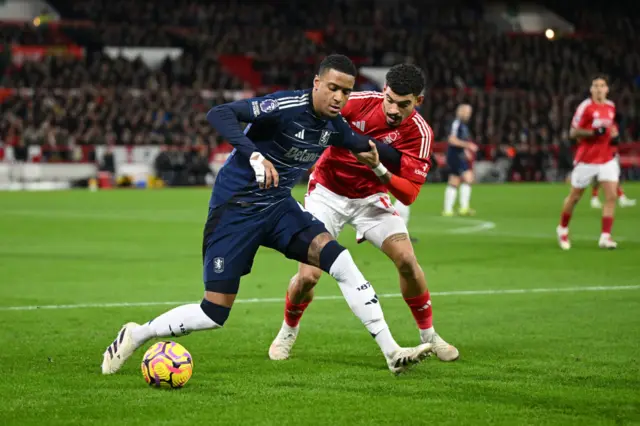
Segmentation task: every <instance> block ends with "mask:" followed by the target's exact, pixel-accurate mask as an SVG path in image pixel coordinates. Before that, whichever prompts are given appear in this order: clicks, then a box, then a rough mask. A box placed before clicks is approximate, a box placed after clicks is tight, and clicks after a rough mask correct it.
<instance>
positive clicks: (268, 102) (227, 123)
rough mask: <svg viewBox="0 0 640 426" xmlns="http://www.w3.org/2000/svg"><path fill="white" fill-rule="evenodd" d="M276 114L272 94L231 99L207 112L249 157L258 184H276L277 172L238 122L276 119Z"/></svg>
mask: <svg viewBox="0 0 640 426" xmlns="http://www.w3.org/2000/svg"><path fill="white" fill-rule="evenodd" d="M278 114H279V106H278V100H277V99H276V98H271V97H264V98H253V99H246V100H241V101H236V102H230V103H227V104H222V105H218V106H215V107H213V108H211V109H210V110H209V112H208V113H207V121H209V123H210V124H211V125H212V126H213V127H214V128H215V129H216V130H217V131H218V133H220V135H221V136H222V137H223V138H225V139H226V140H227V141H228V142H229V143H230V144H231V145H232V146H233V147H234V148H235V149H236V150H237V151H238V152H239V153H240V154H242V155H244V156H245V157H246V158H247V159H248V160H249V164H250V165H251V167H252V168H253V171H254V172H255V175H256V180H257V182H258V183H259V184H260V187H261V188H269V187H270V186H272V185H273V186H276V187H277V186H278V180H279V176H278V172H277V170H276V168H275V167H274V166H273V164H272V163H271V162H270V161H269V160H266V159H265V158H264V156H263V155H262V154H261V153H260V151H258V148H257V147H256V145H255V144H254V143H253V141H252V140H251V139H249V138H248V137H247V136H246V135H245V133H244V132H243V131H242V128H241V127H240V122H244V123H254V122H256V121H258V120H263V119H276V118H277V117H278Z"/></svg>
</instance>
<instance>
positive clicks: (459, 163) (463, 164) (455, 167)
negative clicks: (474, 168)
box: [447, 152, 469, 176]
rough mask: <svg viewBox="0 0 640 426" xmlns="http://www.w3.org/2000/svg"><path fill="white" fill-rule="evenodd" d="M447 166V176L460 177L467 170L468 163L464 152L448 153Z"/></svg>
mask: <svg viewBox="0 0 640 426" xmlns="http://www.w3.org/2000/svg"><path fill="white" fill-rule="evenodd" d="M447 166H448V167H449V174H451V175H454V176H461V175H462V174H463V173H464V172H466V171H467V170H469V161H467V157H466V156H465V154H464V152H460V153H457V152H448V153H447Z"/></svg>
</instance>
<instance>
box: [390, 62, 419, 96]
mask: <svg viewBox="0 0 640 426" xmlns="http://www.w3.org/2000/svg"><path fill="white" fill-rule="evenodd" d="M385 79H386V81H387V86H389V87H390V88H391V90H393V91H394V92H395V93H397V94H398V95H400V96H406V95H415V96H420V95H421V94H422V92H423V91H424V86H425V79H424V73H423V72H422V70H421V69H420V67H417V66H415V65H411V64H398V65H394V66H392V67H391V68H390V69H389V71H387V75H386V77H385Z"/></svg>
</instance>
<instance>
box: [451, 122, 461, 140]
mask: <svg viewBox="0 0 640 426" xmlns="http://www.w3.org/2000/svg"><path fill="white" fill-rule="evenodd" d="M449 136H454V137H456V138H460V120H453V122H452V123H451V129H450V130H449Z"/></svg>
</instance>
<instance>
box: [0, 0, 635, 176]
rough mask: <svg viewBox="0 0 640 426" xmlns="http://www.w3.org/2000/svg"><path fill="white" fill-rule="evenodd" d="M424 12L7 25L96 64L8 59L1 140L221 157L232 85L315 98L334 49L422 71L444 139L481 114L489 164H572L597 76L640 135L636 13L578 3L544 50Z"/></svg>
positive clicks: (213, 12)
mask: <svg viewBox="0 0 640 426" xmlns="http://www.w3.org/2000/svg"><path fill="white" fill-rule="evenodd" d="M420 3H421V2H419V1H418V0H408V1H404V2H403V3H402V4H403V7H396V5H395V3H394V2H374V1H369V0H367V1H350V2H348V1H341V0H327V1H326V2H303V1H298V0H294V1H293V2H291V4H289V3H288V4H287V6H286V7H283V6H282V4H280V3H278V4H276V3H273V2H272V3H270V4H269V3H268V2H244V3H240V2H237V1H231V0H221V1H216V2H210V1H207V0H190V1H182V0H180V1H178V0H166V1H164V2H162V7H160V6H159V4H158V3H157V2H152V1H150V0H140V1H136V2H130V1H125V0H108V1H107V0H80V1H74V2H70V1H58V2H55V1H54V2H53V4H55V5H56V6H57V8H58V10H59V11H60V13H61V14H62V15H63V16H64V17H65V18H67V19H70V20H75V22H76V24H74V25H67V26H64V25H62V26H43V27H39V28H36V27H34V26H33V25H26V26H15V25H8V26H7V25H5V26H0V36H2V38H3V39H4V40H5V43H17V44H40V45H42V44H47V43H52V44H54V43H60V41H61V40H66V41H67V42H73V43H75V44H78V45H81V46H84V47H85V48H86V56H85V57H84V58H83V59H81V60H78V59H75V58H68V57H54V56H49V57H45V58H43V60H41V61H32V62H31V61H26V62H22V63H13V64H11V63H10V62H5V64H4V66H3V71H2V75H1V76H0V77H1V78H2V80H1V86H2V87H3V88H16V89H20V88H22V89H28V90H27V91H23V92H19V91H18V92H14V93H12V94H6V95H5V97H4V101H3V103H2V104H1V105H2V110H3V114H2V116H1V117H0V140H2V141H3V142H4V143H8V144H13V145H20V144H22V145H29V144H39V145H43V146H57V147H76V146H86V145H91V144H102V143H107V144H116V145H128V144H149V143H152V144H163V145H167V146H177V147H182V148H181V149H183V150H185V149H186V150H191V149H192V148H191V147H192V146H195V147H196V149H195V150H196V151H197V152H200V151H201V150H202V149H204V150H206V151H207V152H209V153H211V152H214V151H215V150H216V149H218V148H219V147H220V144H221V143H223V141H221V140H220V138H219V137H218V135H216V133H215V131H214V130H213V129H212V128H211V127H210V126H209V125H208V124H207V122H206V120H205V118H204V115H205V113H206V111H207V110H208V109H209V108H210V106H211V105H214V104H217V103H220V102H225V101H228V100H230V98H229V96H228V94H227V95H225V92H224V91H225V90H226V91H229V90H239V91H242V90H244V91H247V92H246V93H250V91H252V90H253V91H254V92H256V93H258V94H260V93H261V92H265V91H271V90H274V89H276V88H302V87H307V86H309V85H310V84H311V82H312V79H313V75H314V71H315V66H316V64H317V63H318V61H319V60H320V59H321V58H322V57H323V55H324V54H326V53H331V52H341V53H345V54H348V55H350V56H351V57H353V58H354V60H356V61H357V62H358V64H359V65H368V66H390V65H392V64H395V63H398V62H407V61H408V62H413V63H416V64H418V65H420V66H421V67H422V68H423V69H424V71H425V75H426V78H427V84H428V91H427V93H426V98H425V103H424V105H423V107H422V108H421V113H422V114H423V115H424V117H425V118H426V119H427V121H428V122H429V123H430V124H431V126H432V127H433V129H434V133H435V135H436V137H437V139H438V140H441V141H443V140H445V139H446V133H447V126H448V124H449V123H450V121H451V120H452V118H453V113H454V110H455V107H456V105H457V104H458V103H460V102H468V103H471V105H472V106H473V107H474V115H473V117H472V119H471V130H472V132H473V134H474V137H475V139H476V141H477V142H478V143H480V144H482V145H485V146H486V147H487V149H484V150H482V151H481V153H480V154H479V159H483V158H490V159H494V160H495V159H497V158H500V157H501V156H507V157H509V158H512V159H514V158H515V160H514V163H518V161H520V162H524V163H526V165H527V166H526V167H524V166H523V167H524V168H527V167H528V168H533V169H535V170H537V169H543V168H544V167H545V165H548V163H549V162H550V161H551V160H552V158H554V159H555V158H556V156H557V155H558V153H560V155H564V154H562V153H563V152H564V153H568V154H566V155H570V151H568V150H567V144H568V140H567V138H568V127H569V123H570V120H571V117H572V115H573V113H574V111H575V109H576V107H577V105H578V104H579V103H580V102H581V101H582V100H583V99H584V98H585V97H587V96H588V88H589V84H590V81H589V76H590V75H591V74H593V73H595V72H600V71H603V72H606V73H608V74H609V75H610V77H611V83H610V87H611V95H610V97H611V99H612V100H614V101H615V102H616V105H617V110H618V116H617V117H616V119H617V122H618V123H619V126H620V131H621V140H622V143H625V142H629V141H637V140H640V50H638V49H637V46H638V44H639V43H640V37H639V36H638V28H640V26H639V25H640V20H639V19H638V17H637V16H635V15H634V13H626V14H620V13H617V12H615V11H610V13H609V14H607V13H602V12H601V11H592V10H588V9H586V8H585V10H582V11H579V10H577V9H569V8H567V9H569V10H566V11H565V10H563V11H561V12H562V13H563V14H564V16H565V18H566V19H568V20H570V21H571V22H573V23H574V24H575V26H576V35H574V36H571V37H563V36H562V35H561V34H559V35H558V38H557V39H554V40H547V39H546V38H545V37H544V36H543V35H526V36H525V35H515V34H505V33H499V32H497V31H496V30H495V29H494V28H492V27H491V26H490V25H488V24H486V23H485V22H484V21H483V19H482V10H481V9H480V8H478V7H474V6H467V7H456V6H450V7H441V6H440V7H437V8H429V7H428V6H424V5H422V6H421V5H420ZM425 7H427V8H428V13H426V12H425V10H424V8H425ZM635 14H637V12H636V13H635ZM5 46H7V44H5ZM104 46H175V47H180V48H182V49H184V52H185V53H184V54H183V55H182V56H181V57H179V58H176V59H174V60H171V59H168V58H167V59H165V60H164V62H162V63H161V65H160V66H159V67H150V66H148V65H146V64H145V63H144V62H143V61H142V60H140V59H136V60H128V59H125V58H123V57H116V58H111V57H109V56H107V55H105V54H104V53H102V52H101V49H102V48H103V47H104ZM5 51H6V48H5ZM224 55H244V56H247V57H249V58H250V59H251V60H250V61H249V62H248V64H249V66H252V67H253V72H254V73H255V74H256V75H258V76H259V81H260V85H259V86H260V87H251V84H249V83H248V82H247V81H243V80H242V79H241V78H239V76H237V75H234V74H233V73H232V72H230V71H229V70H228V69H226V68H225V67H224V66H223V64H222V62H221V58H222V57H223V56H224ZM205 91H206V92H205ZM25 93H28V94H25ZM68 151H73V149H69V150H68ZM552 154H553V155H552ZM518 156H519V158H520V160H518V159H517V158H516V157H518ZM74 158H75V157H71V159H74ZM64 159H65V160H68V159H69V158H64ZM564 160H566V158H565V159H564ZM554 161H555V160H554ZM533 175H539V173H533ZM533 178H535V177H533Z"/></svg>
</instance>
